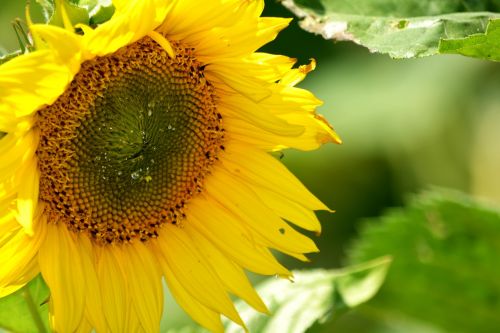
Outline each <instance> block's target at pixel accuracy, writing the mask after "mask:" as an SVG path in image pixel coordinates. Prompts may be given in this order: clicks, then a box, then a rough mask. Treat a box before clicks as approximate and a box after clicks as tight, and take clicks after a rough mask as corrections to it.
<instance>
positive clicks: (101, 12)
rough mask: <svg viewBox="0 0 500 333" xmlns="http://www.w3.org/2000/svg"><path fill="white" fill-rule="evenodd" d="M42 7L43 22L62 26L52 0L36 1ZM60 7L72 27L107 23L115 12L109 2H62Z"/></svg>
mask: <svg viewBox="0 0 500 333" xmlns="http://www.w3.org/2000/svg"><path fill="white" fill-rule="evenodd" d="M36 2H37V3H38V4H39V5H40V6H41V7H42V11H43V13H44V17H45V21H46V22H47V23H49V24H53V25H57V26H63V25H64V24H63V20H62V13H61V12H60V11H59V10H57V8H56V6H55V1H54V0H36ZM62 5H63V6H64V9H65V10H66V13H67V14H68V17H69V19H70V20H71V23H72V24H73V25H75V24H78V23H83V24H87V25H92V26H95V25H97V24H101V23H104V22H106V21H108V20H109V19H110V18H111V16H113V13H114V11H115V8H114V6H113V2H112V1H111V0H62Z"/></svg>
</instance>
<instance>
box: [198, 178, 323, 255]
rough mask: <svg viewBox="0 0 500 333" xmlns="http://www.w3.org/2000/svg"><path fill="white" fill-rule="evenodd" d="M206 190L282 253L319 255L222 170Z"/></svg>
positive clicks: (254, 195) (206, 183) (303, 238)
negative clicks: (313, 253)
mask: <svg viewBox="0 0 500 333" xmlns="http://www.w3.org/2000/svg"><path fill="white" fill-rule="evenodd" d="M205 191H206V193H207V194H209V195H210V196H211V197H212V198H214V199H215V200H217V201H218V202H219V203H220V204H221V205H223V206H224V207H226V209H228V210H229V211H231V212H232V213H233V214H234V215H236V216H238V217H239V218H240V219H241V222H242V223H245V225H246V226H247V227H248V228H251V229H253V230H254V231H255V232H256V233H257V234H259V235H260V236H262V237H263V238H264V239H265V240H266V241H267V242H268V245H269V246H272V247H273V248H275V249H277V250H280V251H282V252H287V253H288V252H290V253H297V254H300V253H311V252H317V251H318V248H317V247H316V245H315V244H314V242H313V241H312V240H311V239H309V238H307V237H306V236H304V235H302V234H301V233H299V232H297V231H296V230H295V229H293V228H292V227H290V225H288V223H286V222H285V221H283V220H282V219H281V218H279V217H278V216H277V215H276V214H274V213H273V211H272V210H271V209H269V208H268V207H267V206H266V205H264V203H262V201H261V200H260V199H259V197H258V196H257V195H256V194H255V193H253V192H252V191H251V190H249V189H248V187H247V186H246V185H245V184H244V183H242V182H237V181H236V180H235V179H234V177H232V176H231V175H230V174H228V173H227V171H225V170H223V169H222V168H220V169H217V170H214V172H213V174H212V175H211V177H209V178H207V179H206V181H205Z"/></svg>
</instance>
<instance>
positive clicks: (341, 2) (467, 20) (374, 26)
mask: <svg viewBox="0 0 500 333" xmlns="http://www.w3.org/2000/svg"><path fill="white" fill-rule="evenodd" d="M283 5H285V6H286V7H287V8H289V9H290V10H291V11H292V12H294V13H295V14H296V15H297V16H299V17H300V18H302V21H301V22H300V25H301V27H302V28H303V29H305V30H307V31H310V32H313V33H316V34H320V35H322V36H323V37H324V38H326V39H332V40H336V41H352V42H355V43H357V44H360V45H363V46H365V47H367V48H368V49H369V50H370V51H371V52H376V53H383V54H388V55H390V56H391V57H393V58H414V57H423V56H429V55H434V54H437V53H438V52H439V41H440V40H441V39H443V38H444V39H457V38H463V37H467V36H469V35H472V34H477V33H484V32H485V29H486V26H487V24H488V20H489V19H491V18H496V17H500V14H499V13H493V12H490V11H499V10H500V4H499V3H498V1H494V2H492V1H488V0H462V1H458V0H406V1H401V0H399V1H395V0H358V1H351V0H314V1H313V0H295V1H294V0H284V1H283Z"/></svg>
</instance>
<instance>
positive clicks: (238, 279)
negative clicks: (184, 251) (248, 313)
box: [186, 227, 269, 313]
mask: <svg viewBox="0 0 500 333" xmlns="http://www.w3.org/2000/svg"><path fill="white" fill-rule="evenodd" d="M186 231H187V232H188V233H189V235H190V236H191V238H192V239H193V241H194V242H195V244H196V246H197V247H198V249H199V251H200V252H201V253H203V255H204V257H205V259H206V260H207V262H208V263H209V264H210V265H211V266H212V267H213V268H214V270H215V271H216V272H217V274H218V275H219V277H220V279H221V281H222V283H223V284H224V286H225V287H226V288H227V289H228V290H229V291H230V292H231V293H232V294H234V295H236V296H238V297H240V298H241V299H243V300H245V302H247V303H248V304H249V305H251V306H252V307H253V308H254V309H256V310H257V311H260V312H263V313H269V310H268V309H267V307H266V305H265V304H264V302H262V300H261V299H260V297H259V295H257V293H256V292H255V290H254V288H253V287H252V285H251V284H250V282H249V281H248V278H247V277H246V275H245V273H244V272H243V270H242V269H241V268H240V266H238V265H237V264H235V263H234V262H233V261H231V260H230V259H228V257H227V256H226V255H224V254H223V253H222V252H220V251H219V250H218V249H217V248H216V247H215V246H214V245H213V244H212V243H210V242H209V241H208V240H207V239H206V238H205V237H204V236H203V235H202V234H201V233H200V232H198V231H197V230H195V229H194V228H188V227H187V228H186ZM235 250H236V249H235Z"/></svg>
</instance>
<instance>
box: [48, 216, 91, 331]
mask: <svg viewBox="0 0 500 333" xmlns="http://www.w3.org/2000/svg"><path fill="white" fill-rule="evenodd" d="M72 236H73V235H71V234H70V233H69V231H68V230H67V228H66V226H64V225H54V224H52V223H49V224H48V225H47V237H46V239H45V241H44V242H43V244H42V246H41V247H40V252H39V255H38V261H39V264H40V270H41V272H42V275H43V279H44V280H45V282H46V283H47V285H48V287H49V289H50V308H51V309H52V310H51V311H50V316H51V320H50V321H51V325H52V326H53V329H54V330H55V331H57V332H74V331H76V329H77V328H78V326H79V324H80V322H81V320H82V318H83V314H84V305H85V280H84V276H85V275H84V273H83V267H82V261H81V256H80V252H79V251H78V248H77V247H76V244H75V240H74V239H73V238H72Z"/></svg>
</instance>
